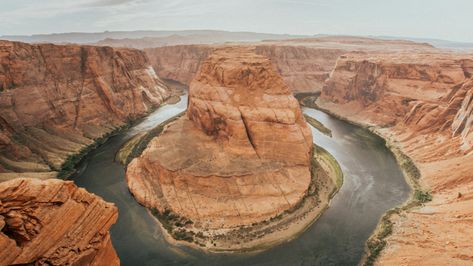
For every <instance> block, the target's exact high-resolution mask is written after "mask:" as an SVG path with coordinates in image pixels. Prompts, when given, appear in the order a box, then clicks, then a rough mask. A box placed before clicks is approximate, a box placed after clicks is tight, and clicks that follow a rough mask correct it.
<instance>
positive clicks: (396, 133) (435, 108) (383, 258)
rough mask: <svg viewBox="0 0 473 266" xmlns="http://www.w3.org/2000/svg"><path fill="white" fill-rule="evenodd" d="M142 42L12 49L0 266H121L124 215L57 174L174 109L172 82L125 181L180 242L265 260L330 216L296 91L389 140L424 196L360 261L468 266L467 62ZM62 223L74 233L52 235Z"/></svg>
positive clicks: (369, 47)
mask: <svg viewBox="0 0 473 266" xmlns="http://www.w3.org/2000/svg"><path fill="white" fill-rule="evenodd" d="M141 38H144V37H142V36H139V37H137V38H135V39H133V40H132V41H131V43H132V44H133V45H131V44H129V43H130V41H127V42H123V41H113V40H104V41H103V43H101V42H100V40H94V42H98V43H94V45H93V46H89V45H76V44H68V45H53V44H26V43H21V42H12V41H0V111H1V112H0V181H1V182H2V183H0V190H1V193H0V203H1V206H0V225H1V226H0V227H1V228H2V233H1V234H0V245H1V246H3V247H5V248H4V249H3V250H4V253H5V254H4V255H2V258H3V260H1V261H0V264H2V265H3V264H5V265H8V264H27V263H38V264H46V263H48V264H51V265H62V264H64V263H83V264H94V263H95V264H100V262H103V261H107V262H110V263H111V264H118V263H119V259H118V256H117V254H116V252H115V250H114V248H113V246H112V242H111V240H110V235H109V233H108V232H109V228H110V227H111V225H112V224H113V223H114V222H115V220H116V219H117V210H116V208H115V207H114V206H113V204H110V203H106V202H104V201H103V200H102V199H101V198H100V197H99V196H96V195H93V194H91V193H88V192H86V191H85V190H83V189H80V188H77V187H76V186H75V185H74V184H72V183H71V182H68V181H60V180H56V179H54V178H56V177H67V176H70V175H71V174H73V173H74V172H76V170H77V165H78V164H79V163H80V162H81V160H82V159H83V158H87V154H89V153H90V152H92V151H94V150H95V149H96V148H97V147H98V146H100V145H101V144H104V143H107V139H108V138H109V137H111V136H113V135H114V134H117V133H118V132H123V131H124V130H126V128H128V127H129V126H130V125H131V124H133V122H134V121H136V120H138V119H140V118H142V117H144V116H146V115H147V114H149V113H150V112H152V111H153V110H155V109H156V108H160V106H161V108H162V106H163V104H164V103H165V101H166V100H167V99H168V98H169V97H171V96H172V95H173V94H174V93H175V92H174V91H173V90H172V89H171V88H170V87H169V85H166V83H165V82H164V81H163V80H173V81H177V82H180V83H182V84H184V85H187V86H189V91H188V93H189V103H188V108H187V111H186V113H185V114H183V115H182V116H180V117H178V118H177V119H176V120H173V121H170V122H169V123H167V124H165V125H164V126H163V130H162V132H160V134H158V135H157V136H154V138H152V139H151V140H150V141H149V143H147V147H146V148H145V149H144V150H143V151H142V153H140V154H137V155H136V156H135V157H136V158H132V160H130V161H131V162H130V164H128V166H126V182H127V184H128V187H129V189H130V192H131V193H132V194H133V196H134V197H135V198H136V200H137V201H138V202H139V203H140V204H142V205H144V206H145V207H147V208H149V209H150V213H151V215H153V216H154V217H156V221H155V222H156V226H161V230H162V231H163V233H164V234H167V235H166V237H167V238H168V240H169V241H170V242H171V243H173V244H178V245H182V244H183V243H184V242H186V239H187V240H189V234H192V236H191V237H192V241H191V242H192V243H193V244H192V246H196V247H197V246H198V247H199V248H204V249H207V250H212V249H214V250H217V251H218V250H219V249H220V250H221V251H222V250H232V251H235V250H246V249H253V248H254V247H255V246H264V247H269V246H272V245H274V244H278V243H280V242H281V241H280V240H281V239H285V240H289V239H292V238H293V237H294V236H296V235H297V233H299V232H301V231H304V230H306V229H307V227H308V226H310V225H311V224H312V222H313V221H314V220H315V219H316V218H318V217H319V216H320V214H321V213H322V212H323V210H325V209H326V207H327V206H328V202H329V200H330V198H331V197H332V196H333V195H332V191H333V190H337V188H336V185H335V183H336V182H335V181H334V180H335V179H333V175H334V174H335V173H334V172H333V171H332V170H333V169H332V168H331V167H330V166H327V161H323V158H322V157H323V156H321V155H320V153H319V154H318V155H319V156H318V157H317V156H316V155H317V148H316V149H315V150H316V151H315V153H314V149H313V139H312V135H311V131H310V129H309V127H308V125H307V123H306V120H305V118H304V116H303V115H302V112H301V109H300V107H299V104H298V101H297V100H296V99H295V98H294V97H293V96H292V94H296V95H303V96H304V97H301V98H302V99H303V100H302V101H301V102H302V103H303V104H304V105H306V106H309V107H314V108H317V109H319V110H323V111H324V112H326V113H329V114H331V115H333V116H335V117H337V118H339V119H342V120H346V121H349V122H350V123H353V124H356V125H359V126H361V127H364V128H367V129H369V130H370V131H372V132H374V133H376V134H377V135H379V136H381V137H382V138H384V139H385V140H386V145H387V146H388V147H389V148H390V149H391V150H392V151H393V153H394V154H395V156H396V158H397V159H398V162H399V165H400V166H401V167H402V168H403V170H404V173H405V178H406V180H407V182H408V183H409V184H410V185H411V187H412V193H411V197H410V199H408V200H407V201H406V202H405V203H404V204H403V205H400V206H398V207H396V208H394V209H392V210H390V211H388V212H387V213H386V214H385V215H384V216H383V217H380V221H379V225H378V228H377V229H376V230H375V231H374V232H373V234H372V237H371V238H370V239H369V240H368V241H367V243H366V247H365V248H366V252H365V256H364V258H363V260H362V262H361V263H364V264H367V265H371V264H376V265H471V264H472V261H473V252H472V250H473V246H472V244H471V241H470V238H471V236H472V235H473V230H472V229H471V228H473V227H472V225H473V223H472V217H473V212H472V210H473V197H472V195H473V175H472V173H473V129H472V128H473V80H472V77H473V54H471V53H467V52H464V51H462V52H459V51H453V50H446V49H439V48H436V47H434V46H432V45H431V44H428V43H418V42H413V41H402V40H383V39H373V38H365V37H344V36H324V37H317V38H309V37H304V38H302V37H301V38H297V39H285V40H266V41H260V39H258V40H248V39H246V40H242V41H238V40H239V39H238V40H232V41H233V42H232V43H217V44H214V43H212V44H205V43H207V42H204V44H202V43H199V42H194V44H190V45H177V46H163V43H162V42H161V41H163V40H157V41H156V43H158V44H156V43H153V42H149V41H150V40H142V39H141ZM153 38H158V37H156V36H155V37H153ZM159 38H162V37H159ZM166 38H168V37H166ZM190 39H192V38H190ZM187 41H188V40H186V41H185V42H184V43H187ZM243 41H245V42H243ZM141 42H146V43H144V44H142V43H141ZM164 42H165V41H164ZM189 42H192V41H189ZM150 43H151V44H150ZM101 45H113V46H120V47H113V48H112V47H109V46H101ZM165 45H167V44H165ZM125 46H132V47H138V48H145V49H143V50H138V49H131V48H124V47H125ZM314 123H316V122H314ZM322 126H323V125H322ZM322 126H320V127H321V128H323V127H322ZM315 144H317V141H315ZM321 158H322V159H321ZM314 166H315V168H316V171H313V168H314ZM324 166H325V167H324ZM317 170H318V171H317ZM18 178H22V179H18ZM23 178H34V179H23ZM97 178H100V176H98V177H97ZM36 179H50V180H43V181H40V180H36ZM317 187H318V188H321V190H318V194H317V195H318V197H319V199H320V200H319V201H317V200H311V199H310V196H311V195H312V194H313V193H312V192H313V189H314V188H317ZM44 197H46V198H44ZM289 210H290V211H289ZM294 210H295V211H294ZM291 211H292V212H291ZM288 213H289V214H288ZM118 215H120V214H118ZM322 215H323V214H322ZM56 217H61V218H62V217H67V218H68V219H62V220H61V222H64V225H63V226H61V227H60V229H61V230H57V231H54V230H56V229H57V228H58V227H56V226H55V227H53V226H54V221H56V222H57V221H58V218H56ZM170 217H171V218H170ZM163 218H164V219H163ZM268 221H269V222H268ZM53 228H54V230H53ZM51 230H53V231H54V232H55V233H54V234H52V237H47V236H51V233H50V232H52V231H51ZM189 232H192V233H189ZM245 234H246V235H245ZM251 234H253V236H250V235H251ZM222 236H229V237H227V238H225V237H222ZM238 237H240V238H241V239H240V240H241V241H238V242H236V241H235V239H237V238H238ZM79 239H82V240H81V241H79ZM187 242H189V241H187ZM39 243H41V245H39ZM45 243H47V245H46V244H45ZM0 253H1V252H0Z"/></svg>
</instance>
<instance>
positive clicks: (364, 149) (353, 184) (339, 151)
mask: <svg viewBox="0 0 473 266" xmlns="http://www.w3.org/2000/svg"><path fill="white" fill-rule="evenodd" d="M186 107H187V96H182V99H181V101H180V102H179V103H177V104H175V105H166V106H163V107H161V108H159V109H158V110H157V111H155V112H153V113H152V114H150V115H149V116H148V117H146V118H145V119H143V120H142V121H141V122H140V123H138V124H137V125H136V126H134V127H132V128H131V129H129V130H127V131H126V132H123V133H121V134H118V135H116V136H114V137H112V138H110V139H109V140H108V141H107V142H106V143H105V144H104V145H102V146H100V147H99V148H97V149H96V150H95V151H93V152H92V153H91V154H90V155H88V156H87V158H86V159H85V160H84V161H83V162H82V163H81V164H80V165H79V168H78V169H79V171H78V173H77V174H75V175H74V176H73V177H72V180H73V181H74V182H75V183H76V184H77V185H78V186H80V187H84V188H86V189H87V190H88V191H90V192H93V193H95V194H97V195H100V196H101V197H103V198H104V199H105V200H106V201H109V202H113V203H115V204H116V205H117V207H118V209H119V217H118V221H117V223H116V224H115V225H113V226H112V228H111V237H112V242H113V246H114V247H115V249H116V251H117V253H118V256H119V257H120V260H121V264H122V265H245V266H249V265H356V264H357V263H358V262H359V260H360V258H361V256H362V255H363V249H364V244H365V242H366V240H367V239H368V237H369V236H370V234H371V233H372V231H373V230H374V228H375V227H376V224H377V223H378V220H379V219H380V217H381V216H382V214H383V213H385V212H386V211H387V210H388V209H390V208H392V207H394V206H397V205H400V204H401V203H403V202H404V201H405V200H406V199H407V198H408V196H409V192H410V188H409V186H408V185H407V183H406V182H405V180H404V177H403V174H402V171H401V169H400V168H399V166H398V165H397V163H396V160H395V158H394V156H393V154H392V153H391V152H390V151H389V150H388V149H387V148H386V147H385V145H384V141H383V140H382V139H381V138H379V137H378V136H376V135H374V134H372V133H370V132H369V131H367V130H365V129H362V128H360V127H357V126H354V125H351V124H348V123H346V122H344V121H341V120H338V119H336V118H334V117H331V116H329V115H327V114H325V113H323V112H320V111H317V110H314V109H309V108H304V109H303V111H304V113H306V114H308V115H310V116H312V117H314V118H316V119H318V120H319V121H321V122H322V123H323V124H325V126H326V127H328V128H329V129H331V130H332V137H328V136H325V135H323V134H321V133H319V132H318V131H317V130H315V129H314V128H312V133H313V137H314V142H315V143H317V144H318V145H320V146H322V147H323V148H325V149H326V150H327V151H329V152H330V153H331V154H332V155H333V156H334V157H335V158H336V159H337V160H338V162H339V164H340V166H341V168H342V170H343V173H344V184H343V187H342V188H341V190H340V191H339V193H338V194H337V195H336V196H335V197H334V198H333V200H332V202H331V203H330V208H329V209H327V211H326V212H325V213H324V214H323V215H322V216H321V218H320V219H319V220H318V221H317V222H316V223H314V224H313V225H312V226H311V227H310V228H309V229H308V230H307V231H305V232H304V233H303V234H302V235H300V236H299V237H298V238H296V239H294V240H293V241H290V242H287V243H284V244H282V245H279V246H276V247H274V248H272V249H269V250H267V251H264V252H261V253H257V254H210V253H205V252H202V251H198V250H194V249H191V248H187V247H176V246H173V245H170V244H168V243H167V242H166V240H165V239H164V238H163V235H162V233H161V231H160V229H159V227H158V226H157V225H156V222H155V220H154V219H153V217H151V216H150V214H149V213H148V212H147V210H146V209H145V208H144V207H142V206H141V205H139V204H138V203H137V202H136V201H135V200H134V198H133V197H132V195H131V194H130V193H129V191H128V188H127V185H126V182H125V171H124V168H123V166H122V165H120V164H119V163H117V162H114V156H115V153H116V152H117V150H118V149H119V148H120V146H121V145H122V144H123V143H124V142H126V141H127V140H128V139H129V138H131V137H132V136H133V135H135V134H137V133H138V132H141V131H144V130H148V129H151V128H153V127H155V126H156V125H158V124H159V123H162V122H163V121H165V120H167V119H168V118H170V117H172V116H174V115H176V114H178V113H180V112H182V111H184V110H185V109H186Z"/></svg>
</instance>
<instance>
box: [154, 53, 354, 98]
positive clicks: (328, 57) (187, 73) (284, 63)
mask: <svg viewBox="0 0 473 266" xmlns="http://www.w3.org/2000/svg"><path fill="white" fill-rule="evenodd" d="M242 46H246V45H242ZM248 46H249V47H251V46H252V45H248ZM219 47H223V45H220V46H218V45H179V46H167V47H159V48H149V49H145V52H146V54H147V55H148V57H149V58H150V61H151V63H152V64H153V67H154V69H155V71H156V73H158V75H159V76H160V77H162V78H167V79H172V80H176V81H179V82H181V83H183V84H190V82H191V81H192V79H193V78H194V76H195V75H196V74H197V71H198V70H199V67H200V65H201V64H202V62H203V61H204V60H205V59H206V58H207V57H208V56H209V54H210V53H211V52H212V51H213V50H215V49H218V48H219ZM254 47H256V49H255V52H256V53H257V54H260V55H263V56H266V57H268V58H270V59H271V61H272V63H273V65H274V66H275V67H276V70H277V71H278V72H279V73H280V74H281V76H282V77H283V79H284V81H285V82H286V83H287V84H288V86H289V87H290V88H291V89H292V90H293V91H295V92H306V91H320V90H321V89H322V87H323V85H324V82H325V79H327V77H328V75H329V73H330V71H331V70H332V69H333V67H334V65H335V62H336V61H337V58H338V57H339V56H340V55H341V54H343V53H345V52H346V50H343V49H337V48H335V49H333V48H321V49H315V48H311V47H304V46H289V45H284V44H282V45H270V44H268V45H256V44H255V45H254Z"/></svg>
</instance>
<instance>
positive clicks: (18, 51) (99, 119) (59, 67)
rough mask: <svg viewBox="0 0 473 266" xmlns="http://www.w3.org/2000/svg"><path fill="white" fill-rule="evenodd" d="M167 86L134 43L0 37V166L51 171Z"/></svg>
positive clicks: (146, 106)
mask: <svg viewBox="0 0 473 266" xmlns="http://www.w3.org/2000/svg"><path fill="white" fill-rule="evenodd" d="M169 94H170V93H169V90H168V88H167V87H166V86H165V85H164V83H163V82H162V81H161V80H160V79H159V78H158V77H157V76H156V74H155V72H154V70H153V68H152V67H151V65H150V64H149V62H148V59H147V57H146V55H145V54H144V53H143V52H141V51H138V50H131V49H114V48H110V47H93V46H77V45H64V46H61V45H52V44H38V45H30V44H24V43H18V42H8V41H0V173H5V172H51V173H52V175H51V176H55V173H54V172H55V171H58V170H60V169H61V168H62V167H66V168H67V167H70V165H64V163H65V162H66V158H68V157H69V156H70V155H72V154H75V153H79V152H80V151H81V150H82V149H83V148H84V147H85V146H87V145H91V144H93V143H94V142H95V141H96V140H97V139H100V138H102V137H104V136H105V135H106V134H108V133H110V132H112V131H113V130H115V129H117V128H119V127H121V126H124V125H126V123H128V122H129V121H131V120H133V119H136V118H138V117H140V116H142V115H144V114H146V113H147V112H149V111H150V110H152V109H153V108H156V107H158V106H159V105H160V104H161V103H162V102H163V100H165V99H166V98H167V97H168V96H169ZM66 163H67V162H66ZM11 176H13V175H11Z"/></svg>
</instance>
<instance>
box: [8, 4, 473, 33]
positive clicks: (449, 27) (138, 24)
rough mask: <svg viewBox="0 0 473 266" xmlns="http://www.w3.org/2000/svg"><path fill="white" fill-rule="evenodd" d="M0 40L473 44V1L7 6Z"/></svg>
mask: <svg viewBox="0 0 473 266" xmlns="http://www.w3.org/2000/svg"><path fill="white" fill-rule="evenodd" d="M2 2H5V3H2V10H0V22H1V23H0V35H34V34H51V33H70V32H84V33H93V32H104V31H141V30H143V31H146V30H156V31H179V30H224V31H245V32H258V33H274V34H294V35H315V34H328V35H351V36H378V37H382V36H393V37H401V38H402V37H408V38H420V39H443V40H449V41H456V42H473V31H471V30H470V28H469V27H470V25H472V24H473V17H472V16H471V15H470V14H469V12H470V11H471V10H473V2H472V1H468V0H451V1H448V2H447V1H440V0H433V1H423V0H411V1H408V0H399V1H396V2H382V1H374V0H363V1H358V2H357V3H355V2H354V1H348V0H313V1H308V0H275V1H270V0H241V1H238V2H232V3H228V2H223V1H218V0H210V1H196V0H175V1H162V0H158V1H153V0H78V1H74V2H67V3H64V2H63V1H59V0H49V1H41V2H40V1H34V0H19V1H14V2H13V1H8V2H6V1H2Z"/></svg>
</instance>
